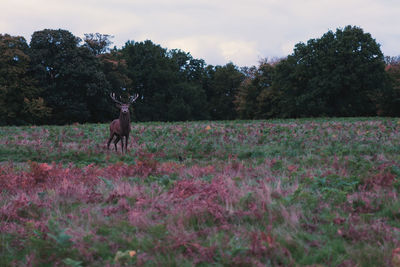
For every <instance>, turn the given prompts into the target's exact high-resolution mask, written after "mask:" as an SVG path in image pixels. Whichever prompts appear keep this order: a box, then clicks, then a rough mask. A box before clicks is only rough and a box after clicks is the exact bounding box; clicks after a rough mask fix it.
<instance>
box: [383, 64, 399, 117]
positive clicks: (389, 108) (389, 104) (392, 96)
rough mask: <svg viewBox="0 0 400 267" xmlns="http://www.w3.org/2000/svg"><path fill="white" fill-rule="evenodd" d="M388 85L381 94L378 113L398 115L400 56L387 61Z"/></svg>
mask: <svg viewBox="0 0 400 267" xmlns="http://www.w3.org/2000/svg"><path fill="white" fill-rule="evenodd" d="M386 73H387V75H388V87H387V89H386V91H385V93H384V94H383V95H381V98H380V99H381V103H380V105H379V109H378V115H384V116H396V117H399V116H400V57H396V58H391V59H390V61H387V66H386Z"/></svg>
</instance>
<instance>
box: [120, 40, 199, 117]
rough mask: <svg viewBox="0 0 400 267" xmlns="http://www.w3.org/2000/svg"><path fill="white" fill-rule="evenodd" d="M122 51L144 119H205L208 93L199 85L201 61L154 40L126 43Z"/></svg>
mask: <svg viewBox="0 0 400 267" xmlns="http://www.w3.org/2000/svg"><path fill="white" fill-rule="evenodd" d="M121 53H122V55H123V58H124V60H126V64H127V66H128V77H129V78H130V79H131V80H132V89H131V90H132V91H134V92H138V93H139V94H140V95H141V99H139V100H138V101H137V104H136V106H135V109H134V113H135V117H136V118H137V119H138V120H141V121H174V120H193V119H202V118H205V114H206V109H205V106H206V105H205V99H206V98H205V93H204V90H203V88H202V86H201V85H199V83H198V81H199V79H200V78H199V77H201V74H199V73H197V72H196V71H197V70H199V69H201V67H202V64H203V63H202V61H199V60H194V59H193V58H192V57H191V56H190V54H188V53H184V52H182V51H180V50H171V51H168V50H167V49H165V48H162V47H161V46H159V45H156V44H153V43H152V42H151V41H145V42H137V43H135V42H133V41H130V42H127V43H126V45H125V46H124V47H123V48H122V50H121Z"/></svg>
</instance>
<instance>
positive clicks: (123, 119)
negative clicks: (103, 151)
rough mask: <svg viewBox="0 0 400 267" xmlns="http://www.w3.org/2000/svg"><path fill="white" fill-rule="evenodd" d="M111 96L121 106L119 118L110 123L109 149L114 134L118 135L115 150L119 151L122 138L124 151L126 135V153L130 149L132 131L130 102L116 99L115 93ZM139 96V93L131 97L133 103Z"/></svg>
mask: <svg viewBox="0 0 400 267" xmlns="http://www.w3.org/2000/svg"><path fill="white" fill-rule="evenodd" d="M111 98H112V99H113V100H114V101H115V102H116V103H117V106H118V107H119V108H120V112H119V118H118V119H115V120H113V121H112V122H111V124H110V137H109V138H108V142H107V149H110V143H111V141H112V139H113V138H114V136H115V137H116V138H115V140H114V147H115V151H117V144H118V142H119V141H120V140H121V149H122V152H124V137H125V153H126V152H127V151H128V140H129V133H130V131H131V118H130V115H129V106H130V103H128V104H123V103H121V102H119V101H118V100H116V99H115V95H113V94H112V95H111ZM137 98H138V95H136V96H135V97H130V102H131V103H133V102H134V101H135V100H136V99H137Z"/></svg>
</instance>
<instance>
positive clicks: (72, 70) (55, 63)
mask: <svg viewBox="0 0 400 267" xmlns="http://www.w3.org/2000/svg"><path fill="white" fill-rule="evenodd" d="M80 41H81V40H80V38H77V37H75V36H74V35H73V34H71V33H70V32H69V31H66V30H61V29H59V30H49V29H46V30H43V31H37V32H35V33H34V34H33V35H32V39H31V43H30V47H31V59H32V66H33V68H34V71H35V73H36V77H37V79H38V80H39V84H40V86H41V87H43V88H44V90H45V91H44V94H43V98H44V99H45V101H46V102H47V103H48V105H49V106H50V107H51V108H52V109H53V117H52V123H59V124H64V123H72V122H87V121H93V122H94V121H104V114H107V111H108V109H109V108H108V106H109V102H108V100H107V98H108V96H107V95H108V92H109V83H108V82H107V80H106V79H105V76H104V74H103V72H102V71H101V69H100V63H99V60H98V59H97V58H96V57H95V55H94V54H92V53H90V52H89V50H88V48H86V47H81V46H79V43H80Z"/></svg>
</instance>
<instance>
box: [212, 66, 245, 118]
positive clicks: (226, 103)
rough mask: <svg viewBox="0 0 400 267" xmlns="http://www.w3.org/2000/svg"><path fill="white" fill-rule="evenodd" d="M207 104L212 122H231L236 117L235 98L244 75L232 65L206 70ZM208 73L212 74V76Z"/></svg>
mask: <svg viewBox="0 0 400 267" xmlns="http://www.w3.org/2000/svg"><path fill="white" fill-rule="evenodd" d="M208 72H209V74H208V75H209V76H210V80H209V82H208V84H207V86H208V88H207V100H208V101H207V102H208V110H209V113H210V116H211V118H212V119H214V120H232V119H235V118H236V117H237V114H236V109H235V104H234V101H235V96H236V94H237V91H238V89H239V86H240V85H241V83H242V82H243V80H244V77H245V75H244V74H243V73H242V72H241V71H240V70H239V69H238V67H237V66H235V65H234V64H233V63H228V64H226V65H225V66H216V67H212V68H209V69H208ZM210 72H213V73H212V74H211V73H210Z"/></svg>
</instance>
